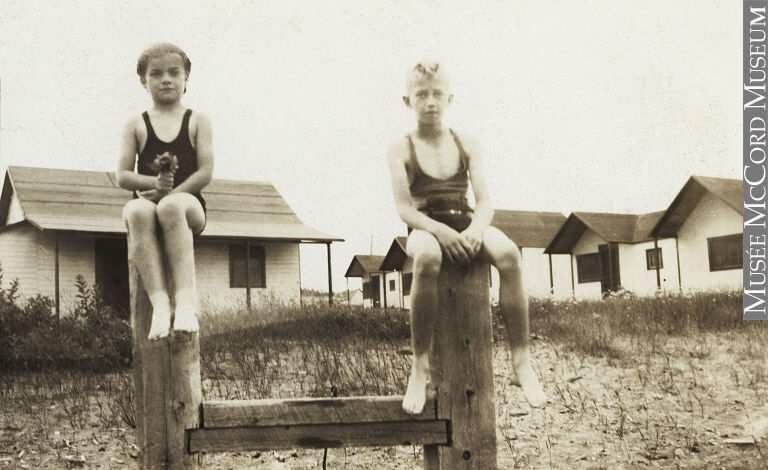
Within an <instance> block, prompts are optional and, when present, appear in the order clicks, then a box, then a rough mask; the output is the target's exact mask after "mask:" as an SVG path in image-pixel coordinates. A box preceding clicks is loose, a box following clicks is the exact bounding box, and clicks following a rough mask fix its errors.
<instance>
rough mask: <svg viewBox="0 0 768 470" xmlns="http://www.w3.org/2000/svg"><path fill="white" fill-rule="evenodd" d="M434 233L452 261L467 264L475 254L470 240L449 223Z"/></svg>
mask: <svg viewBox="0 0 768 470" xmlns="http://www.w3.org/2000/svg"><path fill="white" fill-rule="evenodd" d="M434 235H435V237H437V241H438V242H439V243H440V247H441V248H442V249H443V253H445V255H446V256H448V259H449V260H451V262H454V263H460V264H465V263H468V262H469V260H470V259H472V257H473V256H474V253H473V252H472V247H471V246H470V244H469V242H468V241H467V240H466V239H465V238H464V237H463V236H462V235H460V234H459V232H457V231H456V230H454V229H452V228H450V227H448V226H447V225H445V226H444V229H443V230H439V231H438V232H437V233H435V234H434Z"/></svg>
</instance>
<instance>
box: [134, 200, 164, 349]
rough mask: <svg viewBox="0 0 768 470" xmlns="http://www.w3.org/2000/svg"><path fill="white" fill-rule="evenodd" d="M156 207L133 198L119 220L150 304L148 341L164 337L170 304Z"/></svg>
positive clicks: (153, 204)
mask: <svg viewBox="0 0 768 470" xmlns="http://www.w3.org/2000/svg"><path fill="white" fill-rule="evenodd" d="M156 210H157V206H156V205H155V203H154V202H152V201H148V200H146V199H133V200H131V201H130V202H128V204H126V205H125V208H124V209H123V221H124V222H125V226H126V228H127V229H128V233H129V234H130V237H129V240H130V245H129V246H128V249H129V250H130V257H131V259H132V260H134V262H135V263H136V267H137V268H138V270H139V275H140V276H141V282H142V284H144V289H145V290H146V291H147V296H148V297H149V302H150V303H151V304H152V325H151V327H150V329H149V339H150V340H155V339H159V338H164V337H166V336H168V331H169V330H170V328H171V301H170V298H169V297H168V289H167V286H166V284H165V271H164V269H163V260H162V255H161V253H160V244H159V243H158V241H157V215H156V214H157V213H156Z"/></svg>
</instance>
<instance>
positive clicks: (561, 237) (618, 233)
mask: <svg viewBox="0 0 768 470" xmlns="http://www.w3.org/2000/svg"><path fill="white" fill-rule="evenodd" d="M663 214H664V212H663V211H660V212H651V213H649V214H640V215H637V214H608V213H602V212H573V213H571V215H570V216H568V219H567V220H566V221H565V224H563V226H562V227H561V228H560V230H559V231H558V232H557V234H556V235H555V237H554V238H553V239H552V242H551V243H550V244H549V246H547V249H546V250H544V253H550V254H569V253H571V251H573V247H574V246H576V244H577V243H578V242H579V240H580V239H581V236H582V235H584V232H586V230H587V229H590V230H592V231H593V232H595V233H596V234H597V236H599V237H600V238H602V239H603V240H604V241H605V242H606V243H641V242H644V241H649V240H652V239H653V237H652V235H651V229H652V228H653V227H654V226H655V225H656V223H657V222H658V221H659V219H660V218H661V216H662V215H663Z"/></svg>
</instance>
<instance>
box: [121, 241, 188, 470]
mask: <svg viewBox="0 0 768 470" xmlns="http://www.w3.org/2000/svg"><path fill="white" fill-rule="evenodd" d="M129 237H130V235H129ZM133 256H134V255H133V253H131V250H130V243H129V251H128V266H129V270H130V280H129V283H130V289H131V330H132V336H133V386H134V397H135V404H136V438H137V441H138V442H137V445H138V447H139V469H141V470H156V469H172V470H175V469H182V468H191V467H195V466H197V463H198V462H199V460H198V458H197V457H198V456H197V455H195V454H192V455H190V454H189V453H188V451H189V440H188V437H187V434H186V430H187V429H194V428H198V427H199V426H200V405H201V402H202V388H201V383H200V341H199V335H198V334H197V333H195V334H193V335H192V334H186V333H185V334H183V335H174V336H172V337H170V338H166V339H162V340H159V341H149V340H147V336H148V335H149V328H150V326H151V323H152V305H151V304H150V302H149V297H147V293H146V291H145V290H144V285H143V284H142V282H141V277H140V276H139V270H138V268H137V267H136V263H135V260H134V259H133ZM166 272H169V271H168V270H167V269H166Z"/></svg>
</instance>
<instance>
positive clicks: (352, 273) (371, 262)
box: [344, 255, 384, 277]
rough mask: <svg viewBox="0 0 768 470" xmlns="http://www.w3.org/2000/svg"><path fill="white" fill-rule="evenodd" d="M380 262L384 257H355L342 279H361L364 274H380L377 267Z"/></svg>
mask: <svg viewBox="0 0 768 470" xmlns="http://www.w3.org/2000/svg"><path fill="white" fill-rule="evenodd" d="M382 261H384V257H383V256H380V255H355V256H353V257H352V262H351V263H349V267H348V268H347V272H346V274H344V277H363V276H364V275H365V274H366V273H377V272H381V269H379V267H380V266H381V262H382Z"/></svg>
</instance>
